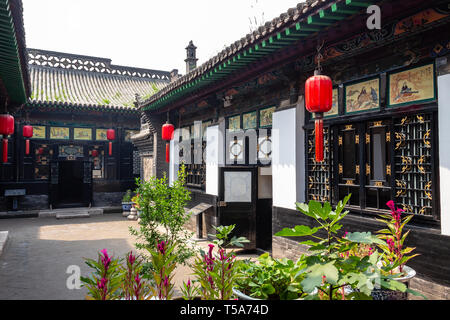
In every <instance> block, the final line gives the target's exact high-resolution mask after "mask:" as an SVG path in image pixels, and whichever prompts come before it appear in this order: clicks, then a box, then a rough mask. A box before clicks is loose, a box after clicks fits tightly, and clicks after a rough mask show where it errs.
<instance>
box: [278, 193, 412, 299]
mask: <svg viewBox="0 0 450 320" xmlns="http://www.w3.org/2000/svg"><path fill="white" fill-rule="evenodd" d="M350 196H351V195H348V196H346V197H345V198H344V200H343V201H339V203H338V204H337V206H336V209H335V210H333V209H332V207H331V205H330V203H328V202H324V203H323V205H322V204H321V203H320V202H317V201H313V200H312V201H310V202H309V203H308V204H304V203H297V209H298V210H299V211H300V212H302V213H303V214H305V215H307V216H308V217H310V218H312V219H313V220H314V221H316V222H317V224H318V226H317V227H313V228H311V227H309V226H305V225H300V226H295V227H294V228H284V229H283V230H281V231H279V232H277V233H276V234H275V235H276V236H287V237H290V236H294V237H308V238H309V239H308V240H306V241H303V242H300V243H301V244H304V245H307V246H309V251H311V255H308V256H305V257H304V258H303V263H304V264H305V268H304V269H303V277H304V279H303V280H302V281H301V282H300V285H301V286H302V290H303V291H304V292H306V293H307V294H308V296H307V297H305V299H322V300H324V299H326V300H333V299H342V300H344V299H345V300H347V299H351V300H359V299H369V300H370V299H373V297H372V296H371V293H372V291H373V289H374V288H375V286H376V285H379V286H380V287H381V288H383V289H389V290H396V291H401V292H411V293H414V294H417V293H416V292H414V291H412V290H410V289H409V288H407V286H406V285H404V284H403V283H401V282H399V281H396V280H395V278H394V276H393V275H390V274H386V273H385V272H381V271H382V270H381V269H380V261H381V256H380V254H379V253H378V251H373V252H371V254H370V255H348V256H347V255H343V253H346V252H349V251H357V250H359V249H358V247H359V246H360V245H361V244H365V245H371V248H373V247H372V244H378V245H381V246H383V245H384V244H385V242H384V241H383V240H382V239H380V238H379V237H376V236H375V235H372V234H371V233H370V232H353V233H346V235H345V236H344V237H341V236H339V235H338V231H339V230H340V229H341V228H342V225H341V224H339V223H338V222H339V221H341V220H342V219H343V218H344V217H345V216H346V215H347V214H348V213H349V211H348V210H346V211H344V208H345V205H346V203H347V202H348V200H349V199H350ZM316 289H317V293H314V290H316Z"/></svg>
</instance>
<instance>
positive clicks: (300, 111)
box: [295, 96, 307, 202]
mask: <svg viewBox="0 0 450 320" xmlns="http://www.w3.org/2000/svg"><path fill="white" fill-rule="evenodd" d="M305 112H307V111H306V110H305V100H304V97H303V96H299V97H298V103H297V107H296V119H295V121H296V134H295V137H296V150H295V151H296V156H297V159H296V162H295V163H296V168H297V170H296V174H297V178H296V179H297V202H305V200H306V195H305V194H306V190H305V181H306V174H305V161H306V155H305V130H304V129H303V124H304V122H305Z"/></svg>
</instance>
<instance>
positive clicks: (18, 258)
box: [0, 213, 254, 300]
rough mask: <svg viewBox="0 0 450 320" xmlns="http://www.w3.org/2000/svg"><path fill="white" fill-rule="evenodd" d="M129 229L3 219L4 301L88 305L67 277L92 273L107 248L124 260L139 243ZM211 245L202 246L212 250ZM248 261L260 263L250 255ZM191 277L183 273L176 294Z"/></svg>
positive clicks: (113, 218)
mask: <svg viewBox="0 0 450 320" xmlns="http://www.w3.org/2000/svg"><path fill="white" fill-rule="evenodd" d="M129 226H133V227H136V228H137V227H138V223H137V221H129V220H127V219H126V218H124V217H122V214H120V213H117V214H104V215H100V216H93V217H90V218H75V219H70V220H57V219H55V218H54V217H53V218H24V219H0V231H9V235H8V241H7V242H6V245H5V247H4V249H3V253H2V255H1V256H0V300H8V299H17V300H22V299H31V300H35V299H43V300H47V299H50V300H53V299H58V300H79V299H84V297H85V295H86V293H87V290H86V289H85V288H83V287H82V288H81V289H79V290H76V289H74V290H70V289H68V288H67V286H66V281H67V279H68V277H69V276H70V274H68V273H66V271H67V268H68V267H69V266H70V265H77V266H79V267H80V269H81V275H83V276H86V275H88V274H89V272H90V268H89V267H88V266H87V265H86V264H85V263H84V261H83V259H82V258H83V257H88V258H96V257H97V252H98V251H99V250H102V249H104V248H106V249H107V250H108V252H110V253H112V254H113V255H115V256H122V257H123V256H124V255H125V254H126V253H127V252H129V251H130V250H133V251H136V250H135V248H134V243H135V242H136V241H135V238H134V237H133V236H131V235H130V232H129ZM207 244H208V243H207V242H198V245H199V246H202V247H206V246H207ZM245 257H254V256H252V255H248V256H245ZM190 273H191V271H190V269H188V268H187V267H182V266H181V267H178V268H177V269H176V273H175V277H174V280H175V288H178V287H179V286H180V285H181V283H182V281H183V280H186V279H187V278H188V277H189V274H190Z"/></svg>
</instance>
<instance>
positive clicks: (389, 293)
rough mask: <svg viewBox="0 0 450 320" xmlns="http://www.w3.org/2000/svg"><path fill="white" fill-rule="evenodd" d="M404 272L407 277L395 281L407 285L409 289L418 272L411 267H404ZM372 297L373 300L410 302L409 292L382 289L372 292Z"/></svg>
mask: <svg viewBox="0 0 450 320" xmlns="http://www.w3.org/2000/svg"><path fill="white" fill-rule="evenodd" d="M403 272H404V273H405V275H403V276H402V277H399V278H395V279H394V280H396V281H399V282H402V283H404V284H405V285H406V287H409V282H410V281H411V279H412V278H414V277H415V276H416V271H415V270H414V269H413V268H411V267H408V266H404V267H403ZM371 296H372V298H373V300H408V293H407V292H401V291H396V290H388V289H382V288H378V289H374V290H372V294H371Z"/></svg>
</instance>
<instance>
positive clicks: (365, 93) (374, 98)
mask: <svg viewBox="0 0 450 320" xmlns="http://www.w3.org/2000/svg"><path fill="white" fill-rule="evenodd" d="M344 100H345V113H347V114H349V113H357V112H364V111H370V110H375V109H379V108H380V78H379V77H376V78H372V79H368V80H365V81H361V82H356V83H353V84H349V85H346V86H345V99H344Z"/></svg>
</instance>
